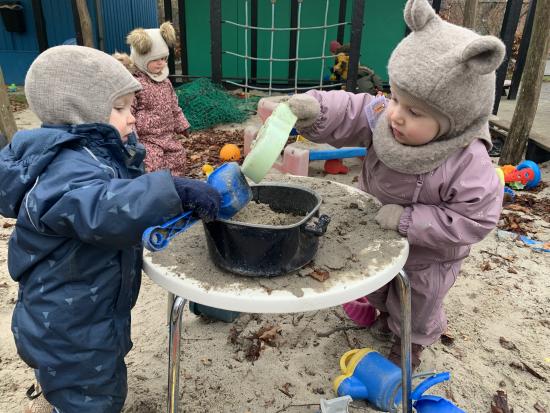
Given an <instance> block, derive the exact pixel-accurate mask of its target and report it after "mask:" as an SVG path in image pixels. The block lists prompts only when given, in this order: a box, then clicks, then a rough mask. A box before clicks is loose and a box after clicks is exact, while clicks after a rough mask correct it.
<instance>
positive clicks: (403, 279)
mask: <svg viewBox="0 0 550 413" xmlns="http://www.w3.org/2000/svg"><path fill="white" fill-rule="evenodd" d="M396 278H397V280H398V282H397V284H398V285H399V300H400V302H401V383H402V385H401V390H402V392H403V396H402V405H401V406H402V408H403V409H402V411H403V413H411V412H412V400H411V385H412V383H411V381H412V380H411V284H410V282H409V277H407V274H406V273H405V271H403V270H401V271H399V274H398V275H397V277H396Z"/></svg>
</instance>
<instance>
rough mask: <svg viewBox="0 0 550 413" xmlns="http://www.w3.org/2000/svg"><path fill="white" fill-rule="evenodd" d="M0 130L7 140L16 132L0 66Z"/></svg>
mask: <svg viewBox="0 0 550 413" xmlns="http://www.w3.org/2000/svg"><path fill="white" fill-rule="evenodd" d="M0 132H2V134H4V135H5V136H6V139H7V140H8V142H10V141H11V138H12V136H13V135H14V134H15V132H17V125H16V124H15V118H14V117H13V113H11V109H10V101H9V99H8V92H7V90H6V85H5V84H4V74H3V73H2V68H0Z"/></svg>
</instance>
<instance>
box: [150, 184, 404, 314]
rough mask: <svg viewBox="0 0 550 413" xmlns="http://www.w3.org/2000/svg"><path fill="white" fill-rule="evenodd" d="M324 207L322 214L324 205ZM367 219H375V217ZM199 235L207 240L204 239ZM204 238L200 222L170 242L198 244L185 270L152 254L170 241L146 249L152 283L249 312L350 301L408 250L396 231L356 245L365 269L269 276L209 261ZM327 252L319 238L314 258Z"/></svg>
mask: <svg viewBox="0 0 550 413" xmlns="http://www.w3.org/2000/svg"><path fill="white" fill-rule="evenodd" d="M276 178H278V179H273V180H277V181H283V180H284V181H287V182H290V183H293V184H298V185H303V186H311V184H315V182H319V181H321V180H319V179H316V178H304V177H288V178H284V179H283V178H280V177H276ZM263 183H265V182H263ZM332 184H334V185H337V186H338V187H340V189H343V190H344V192H345V193H346V194H349V196H350V199H354V200H356V199H357V198H358V197H360V198H364V200H365V201H367V202H372V201H371V199H372V198H370V196H369V195H367V194H365V193H364V192H362V191H359V190H358V189H356V188H352V187H350V186H347V185H343V184H339V183H335V182H332ZM320 195H321V197H323V196H324V195H323V194H320ZM320 212H321V213H323V206H321V211H320ZM369 218H370V219H373V216H372V217H369ZM331 224H332V223H331ZM331 224H329V226H328V230H327V232H328V231H331V229H334V228H331ZM353 230H354V231H364V232H365V233H364V239H365V240H368V237H369V235H370V233H369V232H370V231H369V230H368V228H362V226H361V225H357V226H356V227H355V228H354V229H353ZM201 236H202V242H203V244H200V243H201ZM204 238H205V236H204V232H203V228H202V225H200V224H197V225H195V226H194V227H192V228H190V229H189V230H187V231H186V232H184V233H182V234H180V235H178V237H177V239H174V240H172V242H171V244H172V243H174V242H176V241H177V242H180V243H185V242H188V243H189V244H192V245H194V248H195V249H196V251H195V252H194V253H193V254H190V255H188V256H186V258H185V259H186V261H185V262H186V264H188V267H189V270H185V271H182V270H181V266H175V265H165V264H162V263H160V261H161V260H159V259H158V258H157V257H154V256H153V254H171V253H174V252H171V250H170V249H171V246H172V245H170V246H168V248H167V249H166V250H164V251H162V252H157V253H151V252H149V251H146V252H145V253H144V263H143V269H144V272H145V273H146V274H147V275H148V276H149V277H150V278H151V280H152V281H153V282H155V283H156V284H158V285H159V286H161V287H163V288H164V289H166V290H168V291H169V292H171V293H173V294H175V295H177V296H180V297H183V298H186V299H188V300H191V301H194V302H197V303H199V304H204V305H209V306H212V307H216V308H221V309H225V310H233V311H240V312H249V313H292V312H304V311H312V310H318V309H323V308H328V307H332V306H337V305H340V304H343V303H346V302H349V301H351V300H354V299H357V298H359V297H362V296H364V295H366V294H369V293H371V292H373V291H375V290H377V289H378V288H380V287H382V286H383V285H385V284H386V283H388V282H389V281H390V280H392V279H393V278H394V277H395V276H396V274H397V273H398V272H399V271H400V270H401V269H402V268H403V266H404V265H405V261H406V260H407V256H408V253H409V245H408V242H407V240H406V239H405V238H402V237H399V236H398V235H397V234H396V235H395V237H393V236H392V237H390V238H389V239H383V240H369V241H368V242H367V241H365V242H366V244H365V245H368V247H365V248H362V247H361V246H358V247H357V246H356V245H355V247H357V248H360V250H359V251H358V254H362V251H366V250H369V252H368V254H367V253H366V252H365V254H366V257H367V258H365V259H366V260H367V261H366V262H365V270H364V271H352V272H350V271H349V270H345V269H341V270H338V269H337V270H334V269H332V270H330V277H329V279H328V280H326V281H324V282H322V283H321V282H319V281H317V280H314V279H313V278H311V277H309V276H306V277H301V276H299V275H298V274H297V273H296V272H294V273H291V274H289V275H282V276H278V277H270V278H258V277H245V276H238V275H234V274H230V273H227V272H226V271H224V270H221V269H218V268H217V267H215V266H214V265H213V264H210V263H209V262H208V261H209V258H208V251H207V248H206V241H205V240H204ZM344 242H345V241H344ZM361 248H362V249H361ZM376 249H378V251H380V252H382V251H383V252H384V259H383V260H381V259H379V258H380V257H377V254H376ZM373 250H374V252H373ZM326 252H327V251H324V250H323V243H322V242H320V246H319V250H318V252H317V255H316V257H318V256H319V255H320V254H324V253H326ZM159 257H160V256H159ZM314 260H315V259H314ZM177 268H180V270H177ZM205 272H208V275H209V276H210V275H211V276H214V277H217V279H220V277H221V279H225V278H224V277H227V283H218V284H216V285H212V284H210V285H209V284H208V281H207V277H205V276H204V274H205ZM205 280H206V281H205Z"/></svg>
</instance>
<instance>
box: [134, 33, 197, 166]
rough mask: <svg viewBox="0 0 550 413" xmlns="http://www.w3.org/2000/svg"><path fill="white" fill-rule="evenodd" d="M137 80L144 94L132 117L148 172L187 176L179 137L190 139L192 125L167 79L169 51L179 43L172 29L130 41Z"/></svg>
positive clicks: (140, 35) (139, 34) (138, 96)
mask: <svg viewBox="0 0 550 413" xmlns="http://www.w3.org/2000/svg"><path fill="white" fill-rule="evenodd" d="M127 41H128V44H129V45H130V49H131V53H130V58H131V60H132V63H133V64H134V65H135V68H136V70H135V72H134V77H135V78H136V79H137V80H138V81H139V83H141V86H142V90H141V91H140V92H138V93H136V98H135V100H134V104H133V105H132V114H133V115H134V117H135V118H136V132H137V134H138V136H139V140H140V142H141V143H143V144H144V145H145V148H146V149H147V156H146V158H145V167H146V169H147V171H149V172H151V171H157V170H160V169H168V170H170V172H171V173H172V175H177V176H183V175H185V162H186V154H185V148H184V147H183V144H182V143H181V141H180V140H179V139H178V135H185V136H188V135H189V132H188V130H189V126H190V125H189V122H188V121H187V119H186V117H185V115H184V114H183V112H182V110H181V108H180V107H179V106H178V98H177V96H176V93H175V92H174V88H173V86H172V83H171V82H170V80H169V79H168V67H167V64H166V62H167V59H168V54H169V50H168V47H169V46H170V47H172V46H174V45H175V43H176V33H175V31H174V28H173V27H172V25H171V24H170V23H168V22H166V23H163V24H162V25H161V26H160V29H147V30H144V29H135V30H132V31H131V32H130V34H129V35H128V38H127Z"/></svg>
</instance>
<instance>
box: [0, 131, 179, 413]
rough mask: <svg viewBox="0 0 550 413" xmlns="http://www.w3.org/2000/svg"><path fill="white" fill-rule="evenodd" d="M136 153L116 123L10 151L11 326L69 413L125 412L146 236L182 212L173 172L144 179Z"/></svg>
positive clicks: (5, 169)
mask: <svg viewBox="0 0 550 413" xmlns="http://www.w3.org/2000/svg"><path fill="white" fill-rule="evenodd" d="M132 153H133V151H132V148H129V147H128V146H125V145H124V144H123V143H122V141H121V140H120V137H119V134H118V132H117V131H116V130H115V129H114V128H113V127H112V126H110V125H106V124H89V125H78V126H67V127H58V126H55V127H47V126H46V127H42V128H40V129H34V130H29V131H20V132H18V133H17V134H16V135H15V136H14V138H13V141H12V143H11V144H10V145H9V146H7V147H5V148H4V149H3V150H2V152H0V214H2V215H3V216H5V217H10V218H17V224H16V226H15V229H14V231H13V234H12V236H11V238H10V240H9V252H8V267H9V272H10V275H11V277H12V278H13V279H14V280H15V281H17V282H19V293H18V297H17V304H16V306H15V309H14V312H13V319H12V331H13V335H14V337H15V343H16V345H17V350H18V352H19V355H20V356H21V358H22V359H23V360H24V361H25V362H26V363H27V364H28V365H29V366H31V367H33V368H34V369H35V371H36V375H37V378H38V381H39V382H40V384H41V385H42V388H43V391H44V394H45V396H46V398H47V400H48V401H49V402H50V403H52V404H53V405H54V406H55V407H56V408H57V409H58V410H59V411H60V412H62V413H69V412H79V413H86V412H94V413H99V412H119V411H120V410H121V409H122V406H123V404H124V400H125V398H126V393H127V378H126V366H125V364H124V356H125V355H126V354H127V353H128V351H129V350H130V348H131V347H132V341H131V339H130V310H131V308H132V307H133V306H134V304H135V302H136V299H137V296H138V292H139V287H140V282H141V264H142V263H141V256H142V247H141V235H142V233H143V231H144V230H145V229H146V228H147V227H148V226H151V225H157V224H160V223H162V222H164V221H165V220H167V219H169V218H171V217H173V216H175V215H178V214H180V213H182V209H181V201H180V198H179V197H178V194H177V192H176V190H175V188H174V184H173V181H172V178H171V175H170V174H169V172H167V171H159V172H154V173H149V174H145V175H141V171H140V168H139V167H136V166H133V165H131V161H132ZM140 175H141V176H140Z"/></svg>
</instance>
